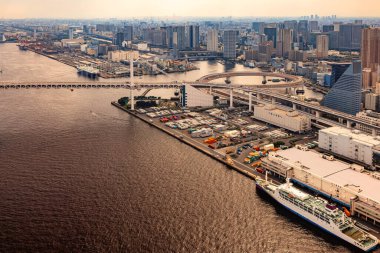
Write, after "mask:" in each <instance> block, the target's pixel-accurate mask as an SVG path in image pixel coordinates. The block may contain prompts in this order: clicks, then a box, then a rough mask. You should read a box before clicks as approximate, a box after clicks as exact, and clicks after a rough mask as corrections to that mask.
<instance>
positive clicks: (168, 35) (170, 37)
mask: <svg viewBox="0 0 380 253" xmlns="http://www.w3.org/2000/svg"><path fill="white" fill-rule="evenodd" d="M164 29H165V30H166V43H167V46H168V48H173V27H172V26H168V27H165V28H164Z"/></svg>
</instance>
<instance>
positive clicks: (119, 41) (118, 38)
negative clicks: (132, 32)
mask: <svg viewBox="0 0 380 253" xmlns="http://www.w3.org/2000/svg"><path fill="white" fill-rule="evenodd" d="M124 40H125V38H124V32H117V33H116V34H115V37H114V41H113V42H114V43H113V44H114V45H117V46H119V47H122V45H123V42H124Z"/></svg>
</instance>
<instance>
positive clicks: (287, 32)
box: [276, 29, 293, 57]
mask: <svg viewBox="0 0 380 253" xmlns="http://www.w3.org/2000/svg"><path fill="white" fill-rule="evenodd" d="M292 41H293V30H292V29H279V30H278V34H277V50H276V51H277V56H281V57H288V55H289V52H290V50H292Z"/></svg>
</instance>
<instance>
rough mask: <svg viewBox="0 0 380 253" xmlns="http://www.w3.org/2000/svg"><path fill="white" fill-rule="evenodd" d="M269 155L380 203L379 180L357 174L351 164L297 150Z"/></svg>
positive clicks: (367, 173) (366, 173) (364, 174)
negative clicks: (299, 166) (280, 158)
mask: <svg viewBox="0 0 380 253" xmlns="http://www.w3.org/2000/svg"><path fill="white" fill-rule="evenodd" d="M271 155H279V156H281V157H282V158H285V159H287V162H288V163H292V164H295V165H296V163H297V162H298V163H299V165H302V167H303V169H304V170H305V171H308V172H310V173H311V174H313V175H315V176H318V177H321V178H323V179H324V180H326V181H329V182H331V183H334V184H336V185H339V186H341V187H344V188H346V189H349V190H351V191H352V192H354V193H355V195H359V196H362V197H365V198H369V199H371V200H374V201H376V202H377V203H380V191H379V190H378V189H380V180H378V179H376V178H374V177H372V176H371V174H370V173H369V172H359V171H355V170H354V169H352V166H351V164H348V163H345V162H343V161H339V160H336V159H334V160H333V161H329V160H327V159H325V158H322V154H321V153H317V152H315V151H302V150H300V149H297V148H291V149H287V150H279V151H277V152H276V153H274V154H273V153H271Z"/></svg>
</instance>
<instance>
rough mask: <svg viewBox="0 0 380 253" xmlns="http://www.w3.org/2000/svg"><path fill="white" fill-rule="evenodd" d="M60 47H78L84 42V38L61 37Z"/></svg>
mask: <svg viewBox="0 0 380 253" xmlns="http://www.w3.org/2000/svg"><path fill="white" fill-rule="evenodd" d="M61 42H62V47H78V48H80V45H82V44H84V39H63V40H61Z"/></svg>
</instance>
